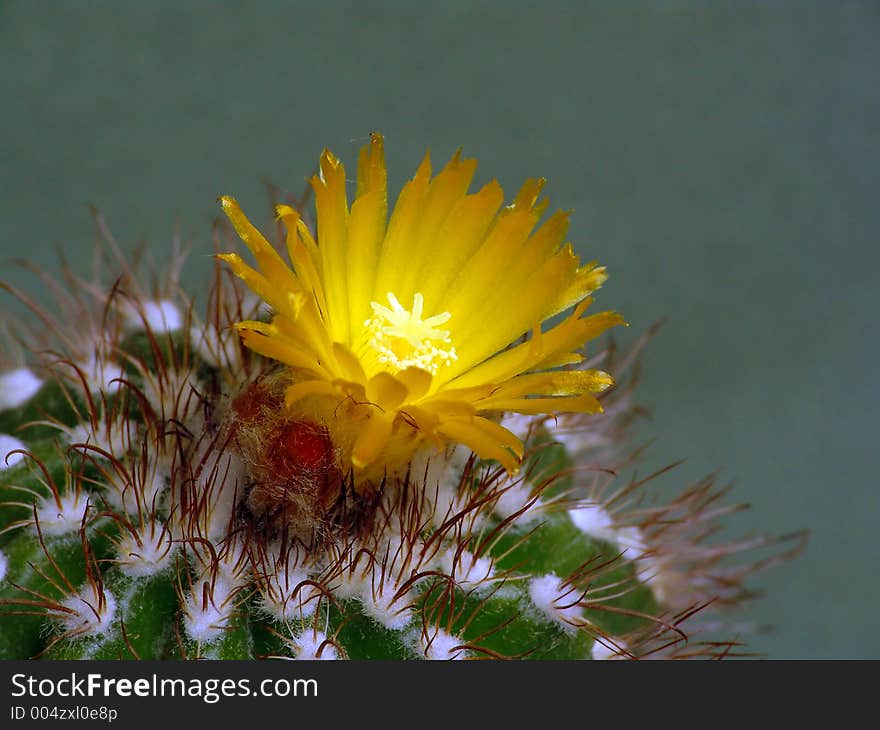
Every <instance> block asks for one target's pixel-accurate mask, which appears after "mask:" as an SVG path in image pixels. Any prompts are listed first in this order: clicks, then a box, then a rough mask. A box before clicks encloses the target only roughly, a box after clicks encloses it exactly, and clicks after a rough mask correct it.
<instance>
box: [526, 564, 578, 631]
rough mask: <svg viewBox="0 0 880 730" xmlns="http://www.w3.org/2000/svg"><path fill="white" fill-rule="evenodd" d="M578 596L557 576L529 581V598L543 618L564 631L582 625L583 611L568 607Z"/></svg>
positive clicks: (546, 576)
mask: <svg viewBox="0 0 880 730" xmlns="http://www.w3.org/2000/svg"><path fill="white" fill-rule="evenodd" d="M577 597H578V594H577V593H576V592H575V591H574V590H571V589H570V588H567V587H566V586H565V585H564V584H563V582H562V580H560V578H559V576H556V575H553V574H552V573H548V574H547V575H542V576H538V577H536V578H532V579H531V580H530V581H529V598H530V599H531V601H532V603H533V604H534V606H535V608H537V609H538V610H539V611H540V612H541V613H542V614H543V615H544V616H546V617H547V618H549V619H550V620H551V621H553V622H554V623H556V624H559V625H560V626H562V627H563V628H564V629H566V630H568V631H571V630H574V628H575V626H576V625H578V624H582V623H583V611H582V610H581V608H580V606H577V605H574V606H572V605H569V604H571V603H572V602H574V601H575V600H576V599H577Z"/></svg>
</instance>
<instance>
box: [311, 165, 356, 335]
mask: <svg viewBox="0 0 880 730" xmlns="http://www.w3.org/2000/svg"><path fill="white" fill-rule="evenodd" d="M319 170H320V172H319V174H318V175H315V176H314V177H313V178H312V179H311V183H312V189H313V190H314V191H315V209H316V210H317V215H318V240H319V241H320V242H321V244H320V246H319V252H320V254H321V269H322V271H323V274H324V296H325V297H326V298H327V309H328V311H327V312H325V316H326V318H327V323H328V325H329V327H330V332H331V335H332V339H334V340H336V341H338V342H347V341H348V333H349V312H348V272H347V265H346V260H347V250H346V242H347V238H348V200H347V198H346V194H345V167H344V166H343V165H342V162H340V161H339V159H338V158H337V157H335V156H334V155H333V154H332V153H331V152H330V151H329V150H324V153H323V154H322V155H321V162H320V167H319Z"/></svg>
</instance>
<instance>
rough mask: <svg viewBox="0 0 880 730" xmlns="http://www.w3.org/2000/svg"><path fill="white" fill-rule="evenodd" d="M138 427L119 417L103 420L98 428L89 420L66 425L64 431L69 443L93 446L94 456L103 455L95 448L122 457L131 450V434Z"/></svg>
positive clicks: (91, 451)
mask: <svg viewBox="0 0 880 730" xmlns="http://www.w3.org/2000/svg"><path fill="white" fill-rule="evenodd" d="M136 428H137V427H136V426H135V424H133V423H132V422H131V421H129V420H127V419H125V418H117V419H114V420H112V421H101V422H100V423H98V427H97V428H93V427H92V424H91V423H89V422H85V423H78V424H77V425H76V426H70V427H66V428H65V429H64V433H65V435H66V437H67V441H68V443H71V444H88V445H89V446H91V447H92V449H91V450H90V451H89V453H91V454H92V455H93V456H96V457H101V454H100V453H99V452H98V451H96V450H95V449H100V450H101V451H103V452H106V453H108V454H110V455H111V456H117V457H120V456H123V455H124V454H125V453H126V452H128V451H129V450H130V446H131V436H132V435H133V433H134V432H135V431H136Z"/></svg>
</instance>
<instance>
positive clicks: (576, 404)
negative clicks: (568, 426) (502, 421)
mask: <svg viewBox="0 0 880 730" xmlns="http://www.w3.org/2000/svg"><path fill="white" fill-rule="evenodd" d="M488 405H491V408H487V410H493V411H502V412H505V411H512V412H513V413H522V414H524V415H540V414H542V413H547V414H552V413H602V404H601V403H599V401H598V400H597V399H596V398H595V397H594V396H592V395H589V394H584V395H576V396H563V397H560V398H509V399H506V400H505V399H498V400H493V401H491V403H490V404H488Z"/></svg>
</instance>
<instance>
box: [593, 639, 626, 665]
mask: <svg viewBox="0 0 880 730" xmlns="http://www.w3.org/2000/svg"><path fill="white" fill-rule="evenodd" d="M614 645H616V646H617V647H619V648H617V649H615V648H614ZM614 645H609V646H606V645H605V643H602V642H600V641H599V640H598V639H596V640H595V641H594V642H593V646H592V647H591V648H590V658H591V659H597V660H601V659H623V658H625V657H626V654H625V653H624V652H625V651H626V644H624V643H623V642H622V641H620V640H618V639H615V641H614Z"/></svg>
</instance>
